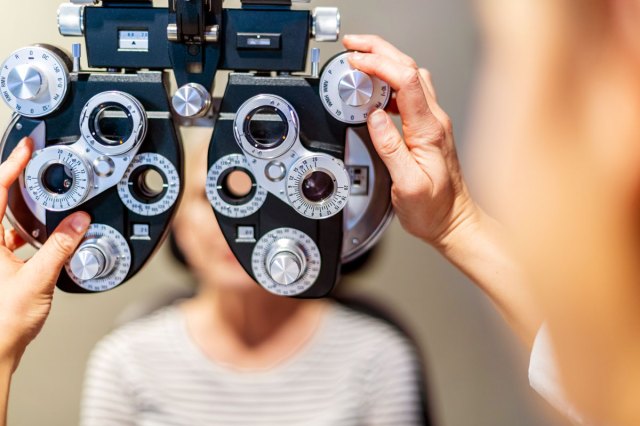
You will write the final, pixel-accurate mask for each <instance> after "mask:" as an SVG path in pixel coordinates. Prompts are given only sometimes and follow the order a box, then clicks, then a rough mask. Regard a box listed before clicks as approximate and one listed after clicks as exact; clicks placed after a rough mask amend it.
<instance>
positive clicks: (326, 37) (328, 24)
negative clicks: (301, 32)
mask: <svg viewBox="0 0 640 426" xmlns="http://www.w3.org/2000/svg"><path fill="white" fill-rule="evenodd" d="M311 32H312V35H313V37H314V38H315V39H316V41H338V38H339V37H340V9H338V8H337V7H316V8H315V9H314V11H313V25H312V27H311Z"/></svg>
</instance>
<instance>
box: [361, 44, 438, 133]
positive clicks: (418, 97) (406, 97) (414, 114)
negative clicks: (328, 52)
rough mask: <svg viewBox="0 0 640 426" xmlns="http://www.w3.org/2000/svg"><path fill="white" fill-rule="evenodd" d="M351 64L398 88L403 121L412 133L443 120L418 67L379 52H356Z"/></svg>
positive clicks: (430, 129)
mask: <svg viewBox="0 0 640 426" xmlns="http://www.w3.org/2000/svg"><path fill="white" fill-rule="evenodd" d="M349 61H350V62H351V64H352V65H353V66H354V67H355V68H357V69H359V70H360V71H362V72H365V73H367V74H369V75H374V76H376V77H378V78H380V79H381V80H384V81H386V82H387V83H388V84H389V85H390V86H391V88H392V89H393V90H395V91H396V102H397V104H398V111H399V112H400V115H401V118H402V124H403V126H405V127H406V128H407V129H408V130H410V131H411V132H417V133H419V132H422V131H432V130H433V129H434V127H433V126H438V125H439V121H438V119H437V118H436V117H435V115H434V114H433V112H432V111H431V108H430V106H429V102H428V101H427V97H426V95H425V87H424V86H423V82H422V76H421V75H420V72H419V71H418V70H417V69H414V68H411V67H408V66H406V65H402V64H399V63H397V62H394V61H393V60H391V59H390V58H388V57H386V56H383V55H378V54H375V53H354V54H352V55H351V56H350V58H349Z"/></svg>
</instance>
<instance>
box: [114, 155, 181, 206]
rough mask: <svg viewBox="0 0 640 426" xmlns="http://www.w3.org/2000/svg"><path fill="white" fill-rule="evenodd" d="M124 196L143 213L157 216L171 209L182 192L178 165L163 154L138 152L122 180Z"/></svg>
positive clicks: (120, 187)
mask: <svg viewBox="0 0 640 426" xmlns="http://www.w3.org/2000/svg"><path fill="white" fill-rule="evenodd" d="M118 195H119V196H120V200H122V202H123V203H124V205H125V206H127V208H128V209H129V210H131V211H132V212H134V213H136V214H139V215H141V216H157V215H159V214H162V213H164V212H166V211H167V210H169V209H170V208H171V207H173V205H174V204H175V203H176V201H177V200H178V197H179V196H180V176H178V171H177V170H176V167H175V166H174V165H173V163H171V161H169V160H168V159H167V158H165V157H163V156H162V155H160V154H155V153H150V152H147V153H143V154H138V155H136V156H135V158H134V159H133V161H132V162H131V165H130V166H129V168H128V169H127V172H126V173H125V175H124V177H123V178H122V180H120V182H119V183H118Z"/></svg>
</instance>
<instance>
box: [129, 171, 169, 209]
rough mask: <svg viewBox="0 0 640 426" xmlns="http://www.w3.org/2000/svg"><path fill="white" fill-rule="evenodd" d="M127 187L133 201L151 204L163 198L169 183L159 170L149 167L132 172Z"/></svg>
mask: <svg viewBox="0 0 640 426" xmlns="http://www.w3.org/2000/svg"><path fill="white" fill-rule="evenodd" d="M129 186H130V187H131V194H132V195H133V197H134V198H135V199H137V200H138V201H140V202H142V203H145V204H153V203H155V202H157V201H158V200H160V199H161V198H162V197H163V196H164V194H165V193H166V192H167V188H168V186H169V183H168V182H167V179H166V178H165V176H164V175H163V174H162V173H161V172H160V170H158V169H156V168H155V167H153V166H150V167H140V168H139V169H137V170H134V171H133V173H131V176H130V177H129Z"/></svg>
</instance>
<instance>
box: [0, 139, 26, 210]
mask: <svg viewBox="0 0 640 426" xmlns="http://www.w3.org/2000/svg"><path fill="white" fill-rule="evenodd" d="M32 147H33V143H32V141H31V139H29V138H24V139H22V141H20V143H19V144H18V146H17V147H16V148H15V149H14V150H13V152H12V153H11V155H10V156H9V158H7V161H5V162H4V163H2V164H0V220H2V218H4V214H5V212H6V210H7V203H8V197H9V188H10V187H11V185H13V182H15V180H16V179H17V178H18V176H20V173H22V171H23V170H24V168H25V167H26V165H27V163H28V162H29V158H31V150H32V149H33V148H32Z"/></svg>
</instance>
